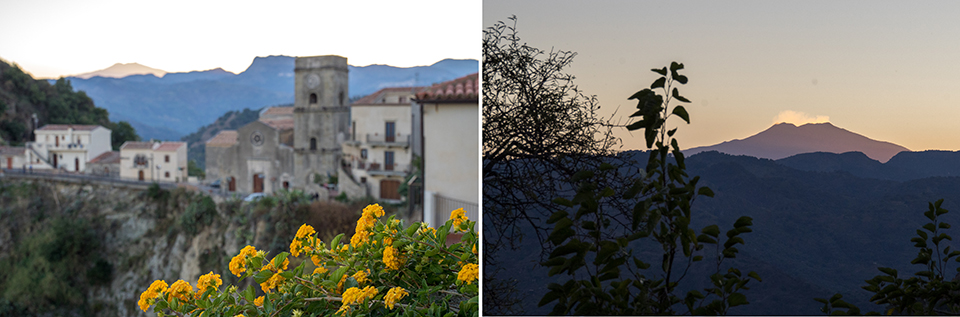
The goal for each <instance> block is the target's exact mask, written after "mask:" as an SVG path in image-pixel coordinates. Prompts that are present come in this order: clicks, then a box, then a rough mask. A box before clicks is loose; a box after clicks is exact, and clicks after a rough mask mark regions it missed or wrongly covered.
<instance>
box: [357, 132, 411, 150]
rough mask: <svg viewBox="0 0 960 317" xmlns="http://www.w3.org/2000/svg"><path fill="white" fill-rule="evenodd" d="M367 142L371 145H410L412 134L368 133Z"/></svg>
mask: <svg viewBox="0 0 960 317" xmlns="http://www.w3.org/2000/svg"><path fill="white" fill-rule="evenodd" d="M366 141H367V144H369V145H370V146H386V147H394V146H395V147H404V148H405V147H409V146H410V135H409V134H402V133H397V134H396V135H383V134H369V133H368V134H367V135H366Z"/></svg>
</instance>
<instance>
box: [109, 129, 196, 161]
mask: <svg viewBox="0 0 960 317" xmlns="http://www.w3.org/2000/svg"><path fill="white" fill-rule="evenodd" d="M107 128H108V129H110V144H111V145H112V146H113V150H114V151H119V150H120V146H121V145H123V143H124V142H127V141H140V136H139V135H137V130H135V129H134V128H133V126H131V125H130V123H128V122H126V121H120V122H117V123H113V122H110V124H109V126H108V127H107ZM187 173H189V171H188V172H187Z"/></svg>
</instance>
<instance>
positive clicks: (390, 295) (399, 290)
mask: <svg viewBox="0 0 960 317" xmlns="http://www.w3.org/2000/svg"><path fill="white" fill-rule="evenodd" d="M407 295H410V293H407V291H406V290H405V289H403V287H399V286H398V287H394V288H391V289H390V290H389V291H387V296H384V297H383V306H384V307H387V308H390V309H393V305H394V304H396V303H397V301H399V300H400V299H403V297H404V296H407Z"/></svg>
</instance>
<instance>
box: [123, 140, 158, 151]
mask: <svg viewBox="0 0 960 317" xmlns="http://www.w3.org/2000/svg"><path fill="white" fill-rule="evenodd" d="M120 149H121V150H150V149H153V142H133V141H127V142H123V145H121V146H120Z"/></svg>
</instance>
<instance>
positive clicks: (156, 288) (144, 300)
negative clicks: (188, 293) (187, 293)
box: [137, 280, 167, 311]
mask: <svg viewBox="0 0 960 317" xmlns="http://www.w3.org/2000/svg"><path fill="white" fill-rule="evenodd" d="M166 290H167V282H164V281H163V280H156V281H153V284H150V287H147V290H145V291H143V293H141V294H140V301H138V302H137V305H140V309H142V310H143V311H147V308H150V305H153V301H154V299H156V298H157V297H159V296H160V294H163V292H164V291H166Z"/></svg>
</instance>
